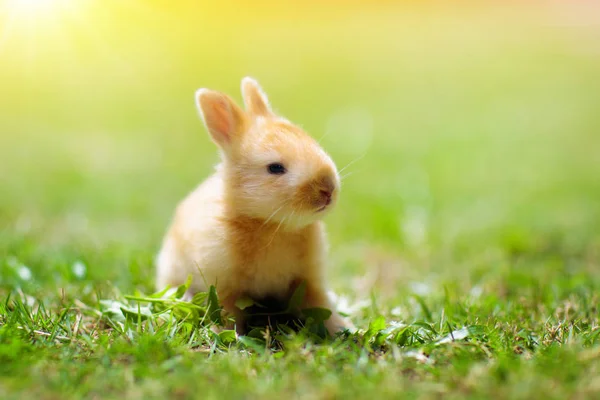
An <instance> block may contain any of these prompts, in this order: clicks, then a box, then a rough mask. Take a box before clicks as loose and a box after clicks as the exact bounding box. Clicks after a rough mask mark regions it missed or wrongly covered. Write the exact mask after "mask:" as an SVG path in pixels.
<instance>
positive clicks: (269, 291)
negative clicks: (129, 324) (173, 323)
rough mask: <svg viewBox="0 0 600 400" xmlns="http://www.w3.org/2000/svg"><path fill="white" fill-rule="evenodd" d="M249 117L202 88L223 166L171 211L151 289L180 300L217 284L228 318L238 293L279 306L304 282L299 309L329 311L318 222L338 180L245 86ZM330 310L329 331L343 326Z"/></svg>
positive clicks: (306, 140) (302, 137) (248, 83)
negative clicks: (181, 292)
mask: <svg viewBox="0 0 600 400" xmlns="http://www.w3.org/2000/svg"><path fill="white" fill-rule="evenodd" d="M242 88H243V92H244V100H245V102H246V106H247V109H248V111H247V112H244V111H242V110H241V109H239V108H238V107H237V106H236V105H235V103H233V101H232V100H231V99H229V98H228V97H227V96H225V95H223V94H220V93H218V92H213V91H206V90H205V89H202V90H200V91H199V92H198V106H199V109H200V111H201V114H202V117H203V119H204V122H205V124H206V125H207V128H208V130H209V133H211V136H212V138H213V140H214V141H215V142H216V143H217V144H218V145H219V146H220V147H221V150H222V155H223V157H222V158H223V161H222V163H221V164H219V165H218V166H217V170H216V172H215V173H214V174H213V175H212V176H211V177H210V178H208V179H207V180H206V181H204V182H203V183H202V184H201V185H200V186H199V187H198V188H197V189H196V190H195V191H193V192H192V193H191V194H190V195H189V196H188V197H187V198H186V199H185V200H184V201H183V202H182V203H181V204H180V205H179V207H178V208H177V212H176V214H175V217H174V220H173V223H172V225H171V228H170V229H169V231H168V233H167V235H166V237H165V239H164V243H163V248H162V250H161V252H160V254H159V256H158V260H157V286H158V287H159V288H163V287H165V286H167V285H170V286H176V285H180V284H182V283H183V282H185V280H186V279H187V277H188V275H192V277H193V280H192V286H191V287H190V291H189V293H188V295H193V294H194V293H195V292H198V291H205V290H206V289H207V286H209V285H215V286H216V288H217V292H218V293H219V297H220V298H221V301H222V302H223V306H224V307H225V309H226V310H227V311H229V312H231V313H233V314H234V315H235V316H236V323H237V324H238V329H239V330H242V329H243V321H242V320H241V318H242V315H241V313H240V310H238V309H237V308H236V307H235V302H236V300H237V299H238V298H240V297H242V296H248V297H251V298H255V299H261V298H265V297H271V298H280V299H284V298H286V297H288V296H289V295H290V294H291V293H292V292H293V290H294V289H295V287H296V286H297V285H298V284H299V283H300V282H302V281H304V282H306V289H307V290H306V296H305V300H304V304H303V306H304V307H326V308H330V309H331V308H332V307H331V304H330V302H329V300H328V297H327V294H326V285H325V280H324V265H325V256H326V247H327V246H326V238H325V234H324V226H323V223H322V222H321V221H320V217H321V216H322V215H323V214H324V212H326V209H327V208H331V207H330V205H332V203H333V202H334V201H335V200H336V198H337V192H338V191H339V177H338V175H337V170H336V169H335V165H334V164H333V162H332V161H331V159H330V158H329V156H327V154H326V153H325V152H323V151H322V150H321V148H320V147H319V146H318V144H316V142H314V140H312V139H311V138H310V137H309V136H307V135H306V134H305V133H304V132H302V131H301V130H300V129H299V128H297V127H295V126H294V125H292V124H291V123H289V122H288V121H286V120H284V119H282V118H280V117H277V116H275V115H274V114H273V113H272V111H271V110H270V107H269V106H268V103H267V100H266V97H265V96H264V94H263V93H262V91H261V90H260V88H259V87H258V84H257V83H256V82H255V81H253V80H250V79H248V78H246V79H245V80H244V81H243V86H242ZM332 311H333V315H332V317H330V319H329V320H328V321H327V322H326V326H327V328H328V330H329V332H330V333H334V332H335V331H337V330H339V329H342V328H344V327H347V326H348V324H347V323H346V322H345V321H344V320H343V319H342V318H341V317H340V316H339V315H338V314H337V313H335V310H332Z"/></svg>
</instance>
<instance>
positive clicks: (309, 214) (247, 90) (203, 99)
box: [196, 78, 340, 228]
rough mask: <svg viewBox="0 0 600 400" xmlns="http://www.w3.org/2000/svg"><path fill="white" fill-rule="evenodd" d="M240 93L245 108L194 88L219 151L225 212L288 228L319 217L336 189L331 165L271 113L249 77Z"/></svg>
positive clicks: (312, 144) (297, 131)
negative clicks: (225, 204) (228, 211)
mask: <svg viewBox="0 0 600 400" xmlns="http://www.w3.org/2000/svg"><path fill="white" fill-rule="evenodd" d="M242 95H243V98H244V104H245V106H246V110H245V111H244V110H242V109H241V108H240V107H239V106H237V105H236V104H235V102H234V101H233V100H232V99H231V98H230V97H229V96H227V95H225V94H223V93H220V92H217V91H213V90H208V89H199V90H198V91H197V92H196V103H197V106H198V110H199V111H200V114H201V116H202V119H203V121H204V124H205V125H206V128H207V130H208V132H209V133H210V136H211V138H212V140H213V141H214V142H215V143H216V144H217V145H218V146H219V148H220V149H221V155H222V159H223V163H222V164H221V166H220V168H222V171H221V172H222V173H223V179H224V184H225V191H226V193H225V196H226V198H225V201H226V202H228V206H230V207H231V211H232V212H233V213H235V214H237V215H244V216H247V217H251V218H256V219H260V220H264V221H267V222H272V223H275V224H278V225H281V226H284V227H289V228H299V227H302V226H305V225H307V224H310V223H312V222H314V221H316V220H318V219H320V218H321V217H322V216H323V215H324V214H325V213H326V212H327V211H328V210H330V209H331V208H332V206H333V205H334V204H335V202H336V200H337V197H338V194H339V191H340V179H339V175H338V172H337V169H336V167H335V164H334V163H333V161H332V160H331V158H330V157H329V155H327V153H325V151H324V150H323V149H322V148H321V147H320V146H319V144H318V143H317V142H316V141H315V140H314V139H313V138H312V137H310V136H309V135H308V134H306V133H305V132H304V131H303V130H302V129H300V128H299V127H297V126H295V125H293V124H292V123H290V122H289V121H288V120H286V119H285V118H282V117H280V116H278V115H276V114H275V113H274V112H273V110H272V109H271V107H270V105H269V102H268V99H267V96H266V95H265V93H264V92H263V91H262V89H261V87H260V86H259V84H258V82H256V81H255V80H254V79H252V78H244V79H243V80H242Z"/></svg>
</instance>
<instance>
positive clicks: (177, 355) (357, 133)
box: [0, 2, 600, 399]
mask: <svg viewBox="0 0 600 400" xmlns="http://www.w3.org/2000/svg"><path fill="white" fill-rule="evenodd" d="M103 4H105V5H104V6H102V7H100V6H99V5H97V4H96V3H95V2H90V3H89V9H87V10H85V12H83V11H82V14H81V15H80V19H77V18H73V15H71V14H65V15H64V18H63V19H60V18H56V20H52V19H50V18H49V17H48V18H49V19H47V20H44V21H45V22H43V23H44V24H45V25H44V27H45V29H43V30H39V31H36V32H33V33H32V32H30V31H27V30H26V28H25V27H26V26H29V25H27V24H23V27H19V25H18V24H16V23H15V24H13V28H12V29H13V31H11V32H12V33H11V35H8V36H5V37H6V39H5V40H4V42H3V45H2V46H3V47H2V52H3V62H2V64H1V65H0V79H1V81H2V82H3V83H2V92H3V95H2V96H0V110H2V111H0V112H1V118H0V160H1V161H0V163H1V164H0V193H1V195H0V397H2V398H6V399H11V398H15V399H17V398H19V399H20V398H34V397H37V398H42V399H53V398H61V399H63V398H123V397H126V398H165V397H174V398H188V397H189V398H191V397H202V398H224V397H225V398H255V397H257V396H260V397H261V398H263V399H270V398H280V397H281V396H291V397H298V398H342V397H344V398H365V397H368V396H378V397H381V398H391V397H393V398H397V397H407V398H441V397H443V398H490V397H494V398H538V397H539V398H542V397H543V398H556V399H564V398H593V397H596V396H598V394H599V392H600V343H599V341H600V327H599V318H600V311H599V309H598V303H599V301H598V300H599V299H598V296H599V293H600V232H599V230H598V226H600V179H598V171H600V157H598V148H600V136H599V135H598V131H599V129H600V117H599V116H598V113H597V110H598V109H600V79H598V78H599V77H600V76H599V72H598V71H600V52H599V51H598V44H597V43H598V41H597V38H598V34H599V33H600V26H599V25H598V24H597V21H595V20H593V19H590V18H588V16H589V15H596V14H594V13H597V11H598V10H597V9H595V8H586V7H593V6H592V5H587V6H586V5H576V4H572V5H569V6H568V7H567V6H557V5H553V6H550V5H547V6H543V5H539V4H528V5H525V4H523V5H518V6H517V5H514V4H513V5H510V6H502V5H486V6H484V5H477V6H476V5H470V6H469V7H466V6H464V5H463V6H461V7H454V8H452V7H450V6H433V5H429V6H426V5H417V4H408V3H407V4H397V5H391V4H384V3H383V2H382V3H376V4H373V5H371V6H370V8H368V9H367V8H365V7H366V6H361V5H348V6H347V7H345V8H344V9H343V10H342V9H339V8H337V7H335V6H334V5H327V6H323V7H322V8H321V9H320V10H319V12H315V9H314V7H312V6H310V5H307V6H303V7H301V8H292V6H289V5H271V7H270V8H269V12H265V11H264V10H263V11H261V10H256V9H250V8H245V7H242V6H237V7H238V8H236V10H237V12H236V13H235V14H231V13H228V12H227V11H225V9H213V8H209V7H205V8H202V9H200V8H199V7H200V6H196V5H192V4H191V3H190V4H188V3H187V2H181V3H180V5H178V6H172V8H168V9H167V8H165V7H164V6H160V5H151V4H149V5H145V6H142V5H141V4H137V3H134V2H130V3H128V4H129V5H123V4H125V3H119V2H114V3H113V2H106V3H103ZM74 13H75V12H74ZM82 20H83V21H84V22H85V23H83V24H82V23H81V21H82ZM78 21H79V22H78ZM1 22H2V21H0V26H5V25H3V24H2V23H1ZM41 23H42V22H40V24H41ZM91 27H93V29H92V28H91ZM207 32H208V33H207ZM244 75H254V76H256V77H257V78H258V79H259V80H260V81H261V83H262V84H263V86H264V88H265V90H266V91H267V92H268V93H269V95H270V97H271V100H272V102H273V104H274V106H275V108H276V109H278V110H279V111H280V112H281V113H282V114H284V115H286V116H287V117H289V118H290V119H291V120H293V121H296V122H298V123H301V124H302V125H303V126H304V128H305V129H306V130H308V131H309V132H312V133H313V134H314V136H315V137H317V138H321V143H322V144H323V146H324V147H325V148H326V149H327V150H328V151H329V152H330V153H331V155H332V156H333V158H334V159H335V160H336V162H337V163H338V166H339V167H340V168H342V167H344V166H345V165H347V164H349V163H352V165H350V166H349V167H348V169H347V170H346V171H344V172H348V173H349V175H348V176H347V177H346V178H345V179H344V183H343V191H342V196H341V202H340V204H339V206H338V207H337V210H336V211H335V212H334V213H332V215H330V216H329V217H328V220H327V224H328V230H329V236H330V241H331V256H330V269H329V271H328V275H329V277H330V281H331V284H332V288H333V289H334V290H335V292H336V293H337V294H338V295H339V296H340V298H339V305H340V308H341V309H342V311H344V312H345V313H347V314H348V315H349V316H350V318H351V319H352V321H353V322H354V324H355V325H356V326H357V327H358V328H359V331H358V332H357V333H346V334H342V335H340V336H339V337H336V338H328V339H324V338H323V337H321V336H319V335H318V334H315V332H317V333H318V327H317V325H318V324H314V325H310V324H309V327H307V328H305V329H303V330H300V331H299V332H297V333H291V332H288V331H287V330H284V331H283V332H278V331H277V330H269V331H265V330H263V333H260V332H257V331H255V332H254V333H253V334H252V337H248V338H242V339H239V338H234V337H232V336H231V335H230V334H227V333H225V334H222V335H221V336H219V335H217V334H215V333H213V331H212V330H211V329H210V326H211V324H213V323H214V321H213V320H212V319H210V316H211V315H213V314H212V313H211V312H207V315H208V316H209V317H208V318H206V317H204V318H202V316H203V315H205V313H206V309H207V308H208V309H211V308H210V307H213V308H212V309H213V310H214V304H215V303H214V302H212V306H211V305H210V304H207V303H203V302H202V301H201V300H202V299H197V301H198V304H197V305H196V306H197V307H198V308H194V306H190V305H186V304H182V303H181V302H179V301H177V299H175V298H171V299H169V300H168V305H171V306H174V307H175V308H173V309H172V310H170V311H167V312H163V311H164V310H163V309H161V307H158V306H154V307H150V306H149V303H148V302H139V301H136V300H134V299H133V298H132V296H133V297H140V296H150V294H151V293H152V292H153V290H154V287H153V275H154V272H153V258H154V256H155V254H156V251H157V249H158V247H159V244H160V240H161V236H162V234H163V233H164V230H165V229H166V226H167V224H168V221H169V218H170V216H171V213H172V212H173V209H174V207H175V204H176V202H177V201H178V200H179V199H181V198H182V197H183V196H184V195H185V193H186V192H188V191H189V190H191V188H193V187H194V185H196V184H197V183H198V182H199V181H200V180H201V179H202V178H203V177H205V176H206V175H207V174H208V173H209V171H210V170H211V168H212V165H213V164H214V163H215V161H216V160H217V158H216V152H215V149H214V146H213V145H212V144H211V143H210V141H209V139H208V137H207V135H206V133H205V132H204V131H203V129H202V127H201V123H200V121H199V120H198V117H197V114H196V111H195V110H194V107H193V101H192V94H193V92H194V90H195V89H196V88H198V87H200V86H207V87H211V88H217V89H221V90H224V91H227V92H228V93H230V94H231V95H232V96H233V97H235V98H236V99H239V94H238V84H239V80H240V79H241V77H242V76H244ZM355 160H356V161H355ZM165 302H166V301H162V303H161V304H165ZM122 308H123V309H125V313H124V314H123V310H122ZM191 309H195V310H197V313H198V314H197V315H196V317H197V318H195V319H194V318H189V314H190V312H191V313H192V314H193V313H194V312H193V311H190V310H191ZM194 315H195V314H194ZM186 317H187V318H186Z"/></svg>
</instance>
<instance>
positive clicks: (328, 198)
mask: <svg viewBox="0 0 600 400" xmlns="http://www.w3.org/2000/svg"><path fill="white" fill-rule="evenodd" d="M320 193H321V196H322V197H323V198H324V199H325V205H326V206H328V205H329V204H331V195H332V194H333V193H332V191H329V190H321V191H320Z"/></svg>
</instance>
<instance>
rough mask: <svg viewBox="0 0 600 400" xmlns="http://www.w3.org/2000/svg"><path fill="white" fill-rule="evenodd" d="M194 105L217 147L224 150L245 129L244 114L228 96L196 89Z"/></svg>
mask: <svg viewBox="0 0 600 400" xmlns="http://www.w3.org/2000/svg"><path fill="white" fill-rule="evenodd" d="M196 105H197V106H198V111H200V115H201V117H202V120H203V121H204V125H205V126H206V129H208V132H209V133H210V136H211V137H212V139H213V140H214V142H215V143H216V144H217V145H219V147H221V148H222V149H224V150H226V149H228V148H229V147H230V146H231V144H232V143H234V142H235V141H237V140H238V139H239V137H240V135H241V134H242V133H243V131H244V129H245V127H244V125H245V121H246V115H245V113H244V111H243V110H242V109H241V108H240V107H238V105H237V104H235V102H234V101H233V100H232V99H231V98H230V97H229V96H227V95H226V94H223V93H220V92H217V91H214V90H209V89H198V91H196Z"/></svg>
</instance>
